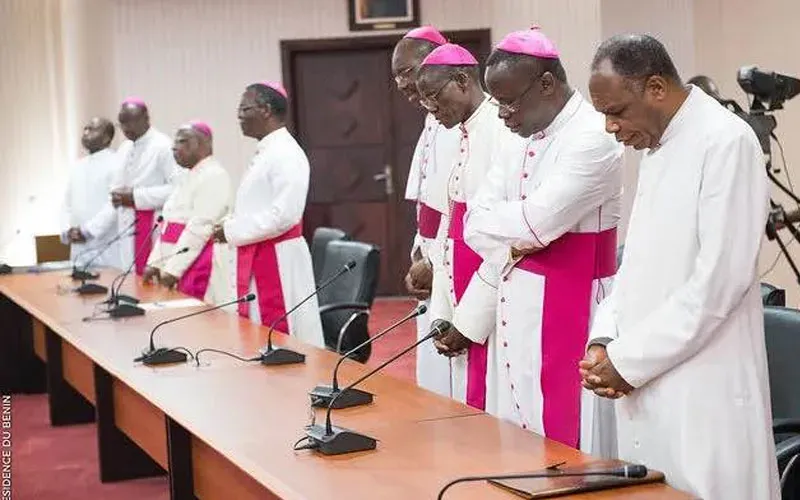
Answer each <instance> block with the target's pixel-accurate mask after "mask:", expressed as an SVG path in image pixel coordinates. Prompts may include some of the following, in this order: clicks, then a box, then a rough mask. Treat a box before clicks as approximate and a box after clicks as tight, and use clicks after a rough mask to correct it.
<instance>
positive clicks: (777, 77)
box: [722, 66, 800, 283]
mask: <svg viewBox="0 0 800 500" xmlns="http://www.w3.org/2000/svg"><path fill="white" fill-rule="evenodd" d="M736 81H737V82H739V86H740V87H741V88H742V90H744V91H745V92H746V93H747V94H748V95H750V96H752V102H751V103H750V110H749V112H744V111H743V110H742V108H740V107H739V105H738V104H736V103H735V102H733V104H730V102H722V104H723V105H725V106H726V107H728V108H729V109H731V110H732V111H733V112H734V113H736V114H737V115H738V116H739V117H740V118H742V119H743V120H744V121H746V122H747V123H748V124H749V125H750V127H752V129H753V131H754V132H755V133H756V136H757V137H758V141H759V143H761V149H762V151H763V152H764V158H765V160H766V167H767V176H768V177H769V179H770V180H771V181H772V182H773V183H774V184H775V185H776V186H778V188H779V189H780V190H781V191H783V192H784V193H786V194H787V195H788V196H789V197H790V198H792V199H793V200H794V201H795V202H796V203H797V204H798V206H800V198H798V197H797V195H795V194H794V193H793V192H792V191H791V190H790V189H789V188H787V187H786V186H784V185H783V184H782V183H781V182H780V181H779V180H778V179H777V178H776V177H775V175H774V173H773V169H772V152H771V151H772V147H771V146H772V142H771V141H772V139H773V138H774V139H775V140H776V141H777V140H778V138H777V137H776V136H775V132H774V131H775V127H777V121H776V120H775V116H773V115H772V114H768V113H770V112H772V111H776V110H779V109H783V103H784V102H786V101H788V100H789V99H791V98H792V97H795V96H796V95H798V94H800V80H798V79H797V78H794V77H791V76H786V75H781V74H779V73H775V72H774V71H771V72H767V71H761V70H759V69H758V68H757V67H756V66H742V67H741V68H739V71H738V73H737V75H736ZM769 203H770V212H769V218H768V219H767V227H766V233H767V238H769V239H770V240H775V241H776V242H777V243H778V246H779V247H780V249H781V252H783V254H784V256H785V257H786V260H787V261H788V262H789V265H790V266H791V268H792V271H794V274H795V277H796V278H797V281H798V283H800V270H798V268H797V266H796V265H795V263H794V260H792V258H791V256H790V255H789V252H788V251H787V250H786V245H785V244H784V242H783V240H781V238H780V235H779V234H778V229H779V228H781V227H785V228H787V229H788V230H789V231H790V232H791V233H792V236H793V237H794V238H795V239H797V240H800V231H798V230H797V228H796V227H794V224H793V222H792V221H791V220H790V219H789V218H788V217H787V215H786V211H785V210H784V209H783V206H781V205H780V204H778V203H776V202H775V201H774V200H772V198H770V200H769Z"/></svg>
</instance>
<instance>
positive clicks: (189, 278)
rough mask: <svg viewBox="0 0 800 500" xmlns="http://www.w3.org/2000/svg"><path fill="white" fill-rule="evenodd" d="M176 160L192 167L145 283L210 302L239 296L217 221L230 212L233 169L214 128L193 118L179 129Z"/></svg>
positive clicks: (175, 195) (168, 213) (169, 209)
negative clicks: (217, 153) (218, 147)
mask: <svg viewBox="0 0 800 500" xmlns="http://www.w3.org/2000/svg"><path fill="white" fill-rule="evenodd" d="M173 151H174V156H175V161H176V162H177V163H178V165H180V166H181V167H183V168H185V169H187V170H188V171H187V173H186V175H185V176H184V177H183V178H182V179H181V180H180V182H179V183H178V185H177V186H176V188H175V190H174V191H173V192H172V194H171V195H170V197H169V198H167V202H166V203H164V209H163V211H162V215H163V216H164V221H163V229H162V231H161V236H160V238H158V239H157V240H156V242H155V244H154V246H153V250H152V251H151V252H150V257H149V258H148V260H147V269H146V270H145V273H144V280H145V282H151V281H152V280H154V279H157V280H158V281H159V282H160V283H161V284H162V285H164V286H166V287H168V288H173V287H177V289H178V290H179V291H181V292H183V293H185V294H187V295H191V296H193V297H195V298H197V299H200V300H204V301H206V302H209V303H215V304H219V303H222V302H227V301H230V300H232V299H233V293H232V289H231V285H230V280H229V279H228V278H229V276H228V257H227V255H228V252H227V251H226V250H227V249H226V245H215V244H214V240H213V238H212V237H211V236H212V234H211V233H212V231H213V226H214V224H216V223H218V222H220V221H221V220H222V219H223V217H224V216H225V215H227V214H228V211H229V210H230V206H231V203H230V199H231V196H230V189H231V181H230V176H229V175H228V172H227V171H226V170H225V169H224V168H223V167H222V165H220V164H219V162H218V161H217V159H216V158H215V157H214V156H212V154H213V145H212V135H211V127H209V126H208V125H207V124H206V123H203V122H191V123H189V124H187V125H184V126H182V127H181V128H179V129H178V131H177V133H176V134H175V144H174V146H173Z"/></svg>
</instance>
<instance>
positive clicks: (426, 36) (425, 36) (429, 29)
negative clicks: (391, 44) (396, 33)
mask: <svg viewBox="0 0 800 500" xmlns="http://www.w3.org/2000/svg"><path fill="white" fill-rule="evenodd" d="M403 38H413V39H415V40H425V41H428V42H431V43H433V44H434V45H444V44H446V43H447V39H446V38H445V37H444V35H442V34H441V33H439V30H437V29H436V28H434V27H433V26H420V27H419V28H414V29H413V30H411V31H409V32H408V33H406V35H405V36H404V37H403Z"/></svg>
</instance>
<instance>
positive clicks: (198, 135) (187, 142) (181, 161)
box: [172, 123, 213, 169]
mask: <svg viewBox="0 0 800 500" xmlns="http://www.w3.org/2000/svg"><path fill="white" fill-rule="evenodd" d="M212 153H213V147H212V138H211V134H210V129H208V128H207V127H204V126H203V125H202V124H194V123H190V124H186V125H182V126H181V127H180V128H179V129H178V131H177V132H175V140H174V142H173V144H172V155H173V156H174V157H175V162H176V163H177V164H178V165H180V166H181V167H184V168H188V169H191V168H194V166H195V165H197V164H198V163H200V162H201V161H202V160H203V159H204V158H207V157H209V156H211V154H212Z"/></svg>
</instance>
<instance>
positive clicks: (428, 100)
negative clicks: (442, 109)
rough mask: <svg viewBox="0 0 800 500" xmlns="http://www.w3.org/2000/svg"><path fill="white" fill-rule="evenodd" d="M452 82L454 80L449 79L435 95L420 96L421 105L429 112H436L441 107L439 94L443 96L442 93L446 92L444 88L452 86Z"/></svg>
mask: <svg viewBox="0 0 800 500" xmlns="http://www.w3.org/2000/svg"><path fill="white" fill-rule="evenodd" d="M452 81H453V79H452V78H450V79H448V80H447V81H446V82H444V84H443V85H442V86H441V87H439V89H438V90H437V91H436V92H434V93H433V94H430V95H426V96H423V95H420V98H419V103H420V104H422V107H423V108H425V109H427V110H428V111H435V110H436V109H437V108H438V107H439V103H438V102H437V100H438V99H439V94H441V93H442V91H443V90H444V88H445V87H447V86H448V85H449V84H450V82H452Z"/></svg>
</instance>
